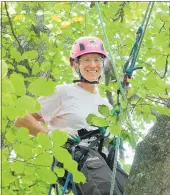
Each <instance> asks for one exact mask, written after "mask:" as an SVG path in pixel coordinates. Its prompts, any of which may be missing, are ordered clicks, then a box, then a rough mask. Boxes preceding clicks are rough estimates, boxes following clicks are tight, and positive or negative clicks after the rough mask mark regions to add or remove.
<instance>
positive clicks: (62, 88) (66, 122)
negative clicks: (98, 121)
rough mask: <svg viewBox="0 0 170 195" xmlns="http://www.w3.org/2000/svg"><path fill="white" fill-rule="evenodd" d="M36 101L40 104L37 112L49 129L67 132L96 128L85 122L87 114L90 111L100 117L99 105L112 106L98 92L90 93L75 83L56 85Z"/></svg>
mask: <svg viewBox="0 0 170 195" xmlns="http://www.w3.org/2000/svg"><path fill="white" fill-rule="evenodd" d="M38 102H39V103H40V105H41V111H40V112H39V113H38V114H39V115H41V116H42V117H43V119H44V120H45V122H46V123H47V124H48V128H49V130H56V129H58V130H61V131H67V132H68V133H69V132H70V133H71V132H72V131H77V130H79V129H82V128H85V129H87V130H88V131H89V130H93V129H96V128H94V127H92V126H90V125H89V124H88V123H87V122H86V118H87V116H88V115H89V114H90V113H92V114H96V115H98V116H101V117H102V115H100V113H99V112H98V106H99V105H103V104H104V105H106V106H108V107H109V108H110V109H111V108H112V106H111V105H110V104H109V102H108V101H107V99H106V98H102V97H101V96H100V94H99V93H98V92H97V93H96V94H94V93H90V92H88V91H86V90H85V89H83V88H81V87H79V86H78V85H77V84H66V85H58V86H56V90H55V93H54V94H53V95H50V96H44V97H39V98H38Z"/></svg>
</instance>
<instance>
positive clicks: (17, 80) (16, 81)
mask: <svg viewBox="0 0 170 195" xmlns="http://www.w3.org/2000/svg"><path fill="white" fill-rule="evenodd" d="M10 81H11V82H12V84H13V86H14V87H15V94H16V95H18V96H22V95H25V92H26V87H25V84H24V78H23V76H22V75H20V74H16V73H13V74H12V75H11V76H10Z"/></svg>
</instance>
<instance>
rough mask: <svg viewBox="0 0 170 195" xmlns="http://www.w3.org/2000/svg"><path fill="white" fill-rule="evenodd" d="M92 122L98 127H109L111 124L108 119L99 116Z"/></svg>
mask: <svg viewBox="0 0 170 195" xmlns="http://www.w3.org/2000/svg"><path fill="white" fill-rule="evenodd" d="M92 124H93V125H95V126H98V127H107V126H108V125H109V123H108V121H106V119H104V118H101V117H97V116H96V117H94V118H93V119H92Z"/></svg>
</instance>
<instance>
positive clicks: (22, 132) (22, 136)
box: [16, 128, 30, 141]
mask: <svg viewBox="0 0 170 195" xmlns="http://www.w3.org/2000/svg"><path fill="white" fill-rule="evenodd" d="M16 137H17V138H18V140H19V141H27V140H29V139H30V136H29V130H28V129H26V128H19V129H18V130H17V132H16Z"/></svg>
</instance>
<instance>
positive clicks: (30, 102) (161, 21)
mask: <svg viewBox="0 0 170 195" xmlns="http://www.w3.org/2000/svg"><path fill="white" fill-rule="evenodd" d="M1 6H2V58H3V61H2V110H3V112H2V133H1V135H2V166H3V170H2V176H3V182H2V187H3V188H2V189H3V193H4V194H25V193H31V194H36V195H37V194H47V189H48V185H49V183H52V182H54V181H55V179H56V175H57V176H58V177H60V176H62V175H63V174H64V170H63V169H62V170H61V169H60V170H55V173H56V175H55V174H54V173H52V172H51V171H50V165H51V163H52V156H53V155H54V156H56V157H57V158H58V159H60V161H61V162H62V161H64V162H65V159H63V156H60V155H58V154H59V152H58V153H57V152H56V151H61V150H62V147H61V146H62V145H63V144H64V143H65V141H66V138H65V137H66V135H65V134H60V135H54V137H53V139H52V140H50V139H49V138H48V137H47V136H45V135H42V134H40V135H39V136H37V137H31V136H29V135H28V131H27V130H26V129H17V128H16V127H14V125H13V122H14V120H15V118H16V117H17V116H21V117H22V116H24V115H25V113H26V112H27V111H31V112H35V111H38V110H39V104H38V103H37V101H36V99H37V97H38V96H41V95H49V94H51V93H53V90H54V86H55V85H58V84H61V83H70V82H72V80H73V79H74V77H75V75H73V76H72V69H71V67H70V66H69V61H68V56H69V51H70V48H71V44H72V43H73V41H74V40H75V39H77V38H78V37H80V36H88V35H95V36H98V37H99V38H101V39H103V40H104V37H103V32H102V28H101V24H100V22H99V15H98V12H97V9H96V7H95V4H94V3H93V2H92V3H90V2H27V3H25V2H2V3H1ZM168 6H169V4H168V2H156V3H155V5H154V9H153V12H152V15H151V18H150V21H149V24H148V26H147V30H146V33H145V36H144V40H143V42H142V45H141V49H140V53H139V57H138V59H137V63H136V65H139V66H143V69H142V70H137V71H136V72H135V73H134V75H133V79H131V80H129V82H130V88H129V90H128V94H127V98H128V104H126V103H124V101H123V99H122V98H121V100H120V101H121V104H122V107H123V111H124V112H123V113H124V114H123V119H122V120H123V124H124V125H123V126H122V127H121V129H120V130H121V132H120V130H119V131H117V130H115V119H113V118H112V117H111V116H106V119H105V121H102V122H101V120H100V119H95V120H94V121H95V123H96V124H98V125H100V126H102V125H104V124H106V123H107V124H108V125H109V126H110V129H111V131H112V133H113V134H116V133H117V134H119V133H120V136H121V137H122V139H123V140H124V141H125V142H129V144H130V145H131V146H132V148H134V145H133V141H132V134H131V128H133V129H134V127H135V135H134V136H135V139H136V140H137V141H139V140H140V139H141V137H144V135H145V134H146V132H145V131H144V129H145V128H144V124H146V123H148V124H149V123H153V122H156V118H159V120H158V122H156V123H155V129H157V127H158V126H159V122H160V119H162V117H164V118H165V120H166V121H169V117H168V115H169V107H168V105H169V100H168V98H169V91H170V87H169V85H168V82H169V78H168V76H169V72H168V64H169V56H170V48H169V45H170V40H169V33H170V32H169V21H170V18H169V12H168ZM146 7H147V2H100V9H101V12H102V16H103V20H104V22H105V29H106V32H107V36H108V38H109V42H110V45H111V48H112V52H113V56H114V58H115V61H116V67H117V69H118V73H119V76H120V78H122V77H123V71H122V66H123V65H124V63H125V62H126V60H127V58H128V55H129V52H130V49H131V47H132V45H133V43H134V40H135V36H136V35H135V33H136V31H137V28H138V27H139V25H140V24H141V22H142V19H143V17H144V13H145V10H146ZM105 46H106V49H107V45H105ZM112 78H113V77H112ZM40 86H43V88H41V87H40ZM99 87H100V92H101V94H102V95H103V96H106V92H110V93H111V94H112V95H113V98H112V101H113V102H114V103H115V102H116V95H115V94H116V91H117V89H118V86H117V83H116V82H115V80H110V82H109V84H108V86H106V85H105V83H104V81H102V82H101V84H100V86H99ZM127 108H128V110H129V111H130V113H129V114H130V116H131V117H132V119H133V126H134V127H131V124H130V123H129V119H128V118H127V117H126V116H127V115H126V110H127ZM101 112H103V114H104V111H101ZM159 115H163V116H162V117H161V116H159ZM158 116H159V117H158ZM94 121H93V122H94ZM161 124H162V123H161ZM157 125H158V126H157ZM153 129H154V128H153ZM161 131H162V130H161ZM156 132H157V130H153V133H152V134H151V135H154V134H155V133H156ZM163 132H164V133H165V134H166V133H168V128H167V129H166V128H165V129H164V131H162V133H163ZM167 135H168V134H167ZM58 136H59V137H60V138H61V137H62V138H63V140H64V141H63V142H62V143H61V142H59V140H57V141H56V139H57V137H58ZM149 136H150V134H149ZM149 136H148V137H149ZM148 137H146V138H145V139H144V141H143V142H142V143H140V144H139V146H138V147H137V151H136V157H135V160H134V165H133V166H132V169H131V174H130V179H129V184H130V183H131V182H133V181H134V177H135V176H136V174H137V172H135V171H133V170H134V167H135V168H136V166H137V165H139V167H140V162H143V161H141V159H140V158H138V154H139V153H141V150H142V152H144V154H145V151H144V150H143V148H147V149H148V150H147V151H148V152H149V151H151V153H152V154H154V149H153V150H151V149H149V146H148V145H147V142H146V141H145V140H148V139H149V141H150V139H151V138H150V137H149V138H148ZM151 137H152V136H151ZM167 137H168V136H167ZM167 137H164V138H165V141H164V143H166V141H167V140H168V139H166V138H167ZM152 139H154V137H153V138H152ZM158 139H160V138H158ZM162 141H163V140H161V139H160V142H159V141H158V142H159V143H160V144H161V143H162ZM45 143H48V144H47V145H46V144H45ZM51 143H57V144H56V145H55V149H54V148H53V147H52V145H51ZM167 145H168V143H167ZM141 147H142V149H140V148H141ZM156 147H157V146H156ZM167 149H168V148H167ZM62 152H65V157H66V158H68V159H69V160H68V164H65V167H64V168H65V169H67V170H69V171H71V172H72V173H73V176H74V179H75V181H77V182H80V181H82V182H84V177H83V175H82V174H81V173H80V172H78V171H77V164H76V163H75V162H74V161H72V160H71V157H70V155H69V154H68V153H66V151H63V150H62ZM164 154H165V153H164V152H162V155H164ZM147 156H148V159H149V157H150V158H151V159H152V155H150V156H149V155H147ZM159 156H160V153H159ZM167 157H168V154H167ZM44 158H46V159H49V160H48V161H43V163H44V164H42V160H41V159H44ZM71 163H72V165H71V166H70V164H71ZM143 164H144V165H145V162H144V163H143ZM155 168H156V169H157V166H155ZM135 170H136V169H135ZM148 170H150V169H149V167H148V169H147V168H146V166H144V169H143V173H144V172H146V171H147V172H148ZM139 171H141V169H139ZM168 171H169V167H168V166H167V167H166V173H168ZM141 173H142V172H141ZM162 173H164V172H162ZM165 177H166V176H165ZM49 178H51V179H49ZM143 178H145V176H144V177H143ZM165 179H166V178H165ZM149 181H151V180H147V182H146V183H149ZM137 184H140V183H137ZM167 184H168V182H167ZM150 186H152V185H150ZM165 188H166V187H165ZM134 189H136V187H134ZM148 189H149V188H148ZM130 190H133V189H130V188H129V187H127V192H126V193H127V194H131V192H130ZM167 190H168V189H167ZM142 192H143V191H142ZM164 194H166V192H165V193H164Z"/></svg>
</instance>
